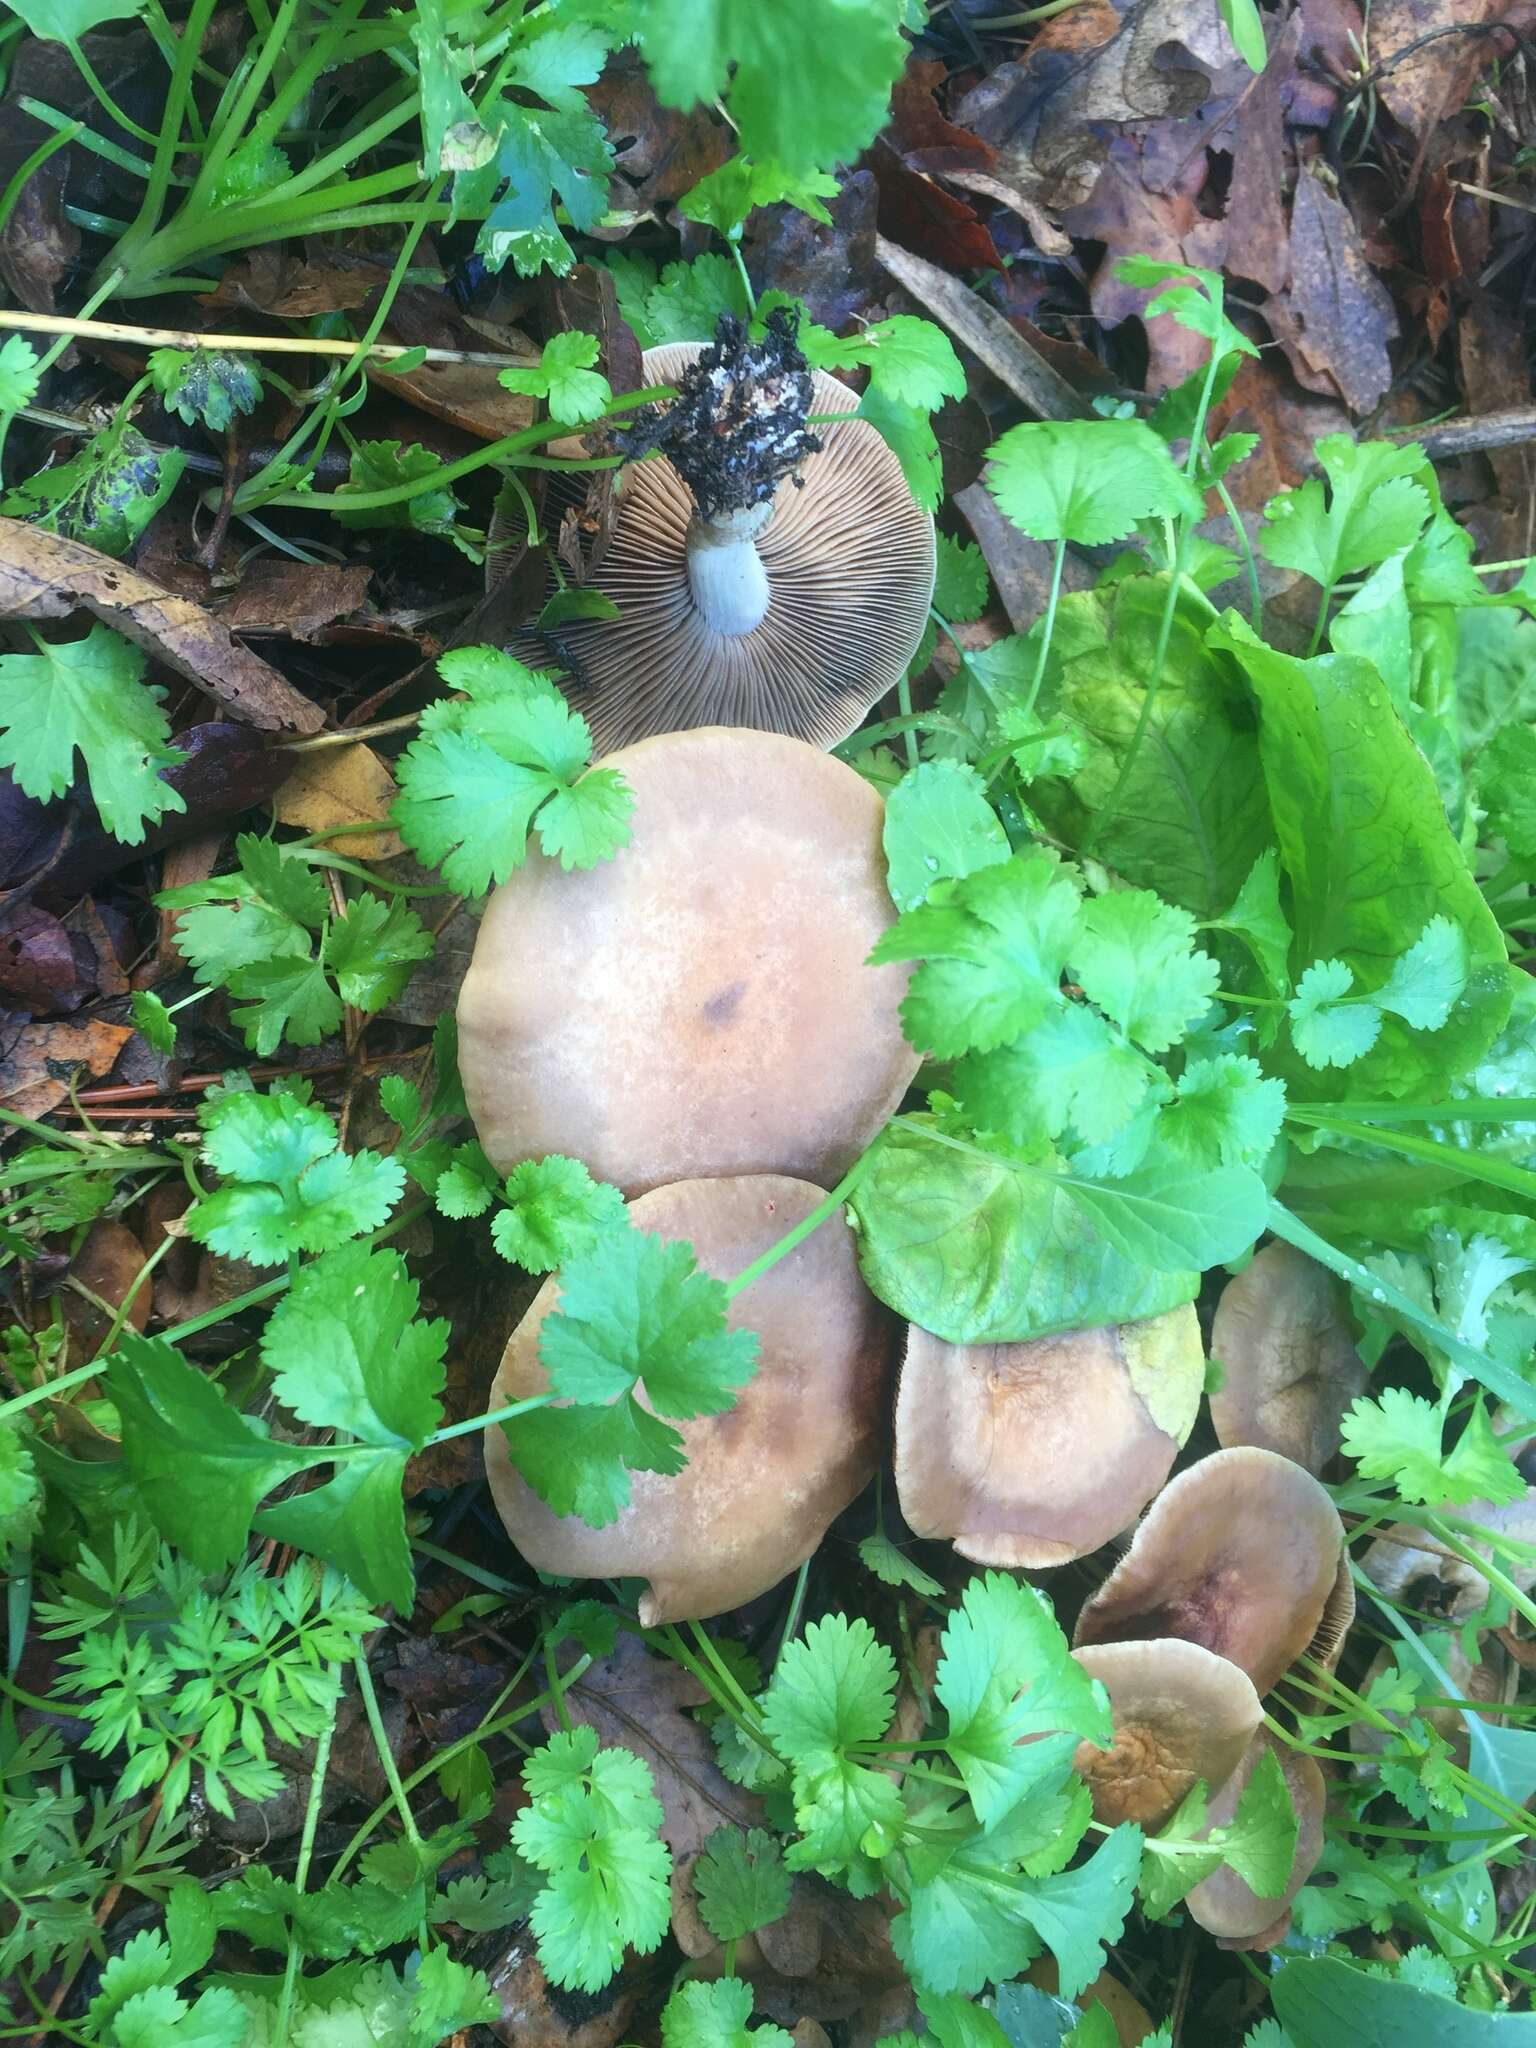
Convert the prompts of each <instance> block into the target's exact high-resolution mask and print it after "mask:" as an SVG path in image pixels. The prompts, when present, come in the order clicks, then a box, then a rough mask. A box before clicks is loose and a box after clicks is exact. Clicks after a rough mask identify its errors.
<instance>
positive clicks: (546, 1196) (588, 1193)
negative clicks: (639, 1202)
mask: <svg viewBox="0 0 1536 2048" xmlns="http://www.w3.org/2000/svg"><path fill="white" fill-rule="evenodd" d="M504 1193H505V1196H506V1201H507V1207H506V1208H505V1209H501V1210H498V1211H497V1213H496V1215H495V1217H494V1218H493V1219H492V1222H491V1236H492V1238H493V1240H494V1241H495V1245H496V1249H497V1251H499V1252H500V1253H501V1255H502V1257H503V1258H504V1259H510V1260H512V1262H513V1264H514V1265H518V1266H522V1267H524V1268H525V1269H526V1270H527V1271H528V1272H530V1273H551V1272H553V1271H554V1269H555V1267H556V1266H561V1265H564V1264H565V1263H566V1262H567V1261H568V1260H571V1259H575V1258H577V1257H579V1256H580V1255H581V1254H582V1253H584V1252H588V1251H590V1250H591V1249H592V1247H593V1245H594V1243H595V1242H596V1240H597V1239H598V1238H599V1237H601V1236H602V1235H603V1234H604V1233H605V1232H607V1231H611V1230H615V1229H621V1228H622V1227H623V1226H624V1223H625V1220H626V1212H625V1208H624V1197H623V1196H622V1195H621V1194H620V1193H619V1191H618V1189H617V1188H615V1187H610V1186H609V1185H608V1183H607V1182H606V1181H595V1180H594V1179H593V1178H592V1176H591V1174H590V1173H588V1171H587V1169H586V1168H585V1166H583V1165H582V1163H581V1161H580V1160H579V1159H567V1158H565V1157H563V1156H562V1155H561V1154H560V1153H558V1152H556V1153H551V1154H550V1156H549V1157H548V1158H547V1159H525V1160H523V1161H522V1162H521V1164H520V1165H518V1166H514V1167H513V1169H512V1171H511V1173H510V1174H508V1176H507V1180H506V1185H505V1189H504Z"/></svg>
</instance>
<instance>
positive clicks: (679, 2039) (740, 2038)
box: [661, 1977, 794, 2048]
mask: <svg viewBox="0 0 1536 2048" xmlns="http://www.w3.org/2000/svg"><path fill="white" fill-rule="evenodd" d="M751 2017H752V1987H751V1985H750V1984H745V1983H743V1982H742V1980H741V1978H739V1977H718V1978H716V1979H715V1981H714V1982H713V1983H709V1984H706V1983H692V1984H682V1985H679V1987H678V1989H677V1990H676V1991H674V1992H673V1994H672V1996H671V1997H670V1998H669V1999H668V2000H667V2002H666V2005H665V2006H664V2007H663V2008H662V2014H661V2048H759V2044H760V2048H794V2036H793V2035H791V2034H786V2033H785V2031H784V2029H783V2028H782V2027H778V2026H774V2025H773V2024H772V2023H770V2024H769V2025H767V2026H763V2027H753V2028H750V2029H749V2028H748V2026H747V2021H748V2020H749V2019H751Z"/></svg>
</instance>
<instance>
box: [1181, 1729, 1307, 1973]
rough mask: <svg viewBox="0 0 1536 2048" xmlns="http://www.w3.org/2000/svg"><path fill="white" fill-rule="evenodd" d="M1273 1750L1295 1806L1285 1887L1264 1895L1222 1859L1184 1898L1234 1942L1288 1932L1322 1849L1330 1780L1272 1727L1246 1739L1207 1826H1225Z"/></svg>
mask: <svg viewBox="0 0 1536 2048" xmlns="http://www.w3.org/2000/svg"><path fill="white" fill-rule="evenodd" d="M1266 1754H1270V1755H1273V1756H1274V1757H1275V1759H1276V1761H1277V1762H1278V1763H1279V1765H1280V1771H1281V1775H1282V1776H1283V1777H1284V1779H1285V1787H1286V1790H1287V1791H1288V1792H1289V1793H1290V1795H1291V1804H1292V1806H1293V1807H1294V1808H1295V1809H1296V1823H1297V1826H1296V1853H1295V1855H1294V1856H1293V1857H1292V1859H1291V1874H1290V1876H1289V1878H1288V1879H1287V1880H1286V1884H1285V1889H1284V1891H1282V1892H1280V1893H1279V1894H1278V1895H1277V1896H1276V1897H1274V1898H1261V1897H1260V1896H1259V1894H1258V1893H1257V1892H1255V1891H1254V1890H1253V1889H1252V1887H1251V1886H1250V1885H1248V1884H1247V1883H1246V1882H1245V1881H1244V1880H1243V1879H1242V1878H1241V1877H1239V1876H1238V1874H1237V1872H1236V1871H1235V1870H1234V1869H1233V1868H1232V1867H1231V1865H1230V1864H1227V1863H1224V1864H1222V1866H1221V1868H1220V1869H1219V1870H1213V1871H1212V1872H1211V1874H1210V1876H1209V1877H1207V1878H1202V1880H1201V1881H1200V1883H1199V1884H1197V1885H1196V1886H1195V1888H1194V1889H1193V1891H1191V1892H1190V1894H1189V1896H1188V1897H1187V1898H1186V1900H1185V1902H1184V1903H1185V1904H1186V1905H1187V1906H1188V1908H1189V1910H1190V1912H1191V1914H1192V1915H1193V1916H1194V1918H1195V1919H1196V1920H1197V1921H1198V1922H1199V1923H1200V1925H1201V1926H1202V1927H1203V1928H1204V1929H1205V1930H1206V1932H1207V1933H1208V1934H1216V1935H1220V1936H1222V1937H1223V1939H1224V1940H1226V1941H1227V1942H1229V1943H1231V1944H1233V1945H1234V1946H1239V1945H1240V1946H1243V1947H1247V1946H1248V1945H1249V1944H1250V1943H1251V1944H1252V1945H1253V1946H1255V1947H1268V1946H1269V1945H1270V1944H1271V1943H1272V1942H1274V1941H1279V1940H1280V1939H1282V1938H1283V1936H1284V1935H1285V1933H1286V1931H1287V1929H1288V1927H1289V1924H1290V1909H1291V1901H1292V1899H1294V1898H1295V1896H1296V1894H1297V1893H1298V1892H1299V1891H1300V1890H1301V1888H1302V1886H1303V1885H1304V1884H1305V1883H1306V1881H1307V1879H1308V1878H1309V1877H1310V1876H1311V1875H1312V1873H1313V1871H1314V1870H1315V1869H1316V1868H1317V1859H1318V1858H1319V1856H1321V1855H1322V1853H1323V1810H1324V1808H1325V1807H1326V1805H1327V1803H1328V1786H1327V1783H1326V1781H1325V1780H1324V1777H1323V1774H1322V1772H1321V1770H1319V1768H1318V1764H1317V1759H1316V1758H1315V1757H1310V1756H1300V1755H1298V1754H1297V1752H1296V1751H1295V1750H1293V1749H1288V1748H1287V1747H1286V1745H1285V1744H1284V1743H1283V1742H1277V1741H1276V1740H1275V1738H1274V1736H1272V1735H1271V1734H1270V1733H1269V1731H1268V1729H1266V1728H1261V1729H1260V1730H1259V1732H1258V1733H1257V1734H1256V1735H1255V1736H1254V1738H1253V1741H1252V1742H1251V1743H1250V1744H1249V1745H1248V1748H1247V1751H1246V1753H1245V1754H1244V1756H1243V1759H1242V1761H1241V1763H1240V1764H1239V1765H1238V1767H1237V1769H1236V1770H1235V1771H1234V1772H1233V1773H1232V1775H1231V1777H1230V1778H1228V1780H1227V1781H1226V1783H1225V1784H1224V1785H1221V1786H1218V1787H1217V1789H1216V1790H1215V1791H1214V1792H1213V1793H1212V1794H1211V1798H1210V1803H1209V1805H1208V1806H1207V1807H1206V1831H1207V1832H1209V1831H1210V1829H1211V1828H1216V1827H1224V1826H1225V1825H1226V1823H1227V1822H1228V1821H1229V1820H1231V1818H1232V1816H1233V1814H1234V1813H1236V1811H1237V1802H1238V1801H1239V1800H1240V1799H1241V1798H1242V1796H1243V1794H1244V1792H1246V1791H1247V1789H1248V1781H1249V1779H1250V1778H1251V1777H1252V1776H1253V1774H1254V1772H1255V1771H1256V1770H1257V1769H1258V1766H1259V1759H1260V1758H1261V1757H1262V1756H1264V1755H1266Z"/></svg>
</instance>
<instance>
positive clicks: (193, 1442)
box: [103, 1331, 331, 1572]
mask: <svg viewBox="0 0 1536 2048" xmlns="http://www.w3.org/2000/svg"><path fill="white" fill-rule="evenodd" d="M103 1378H104V1379H105V1382H106V1387H107V1392H108V1394H109V1395H110V1397H111V1399H112V1402H113V1405H114V1406H115V1407H116V1409H117V1412H118V1416H119V1418H120V1421H121V1425H122V1439H123V1462H124V1463H125V1464H126V1466H127V1468H128V1473H129V1476H130V1478H131V1479H132V1480H133V1483H134V1488H135V1491H136V1492H137V1494H138V1497H139V1499H140V1501H141V1502H142V1503H143V1507H144V1511H145V1513H146V1514H147V1515H148V1516H149V1519H150V1520H151V1522H153V1524H154V1526H155V1527H156V1529H158V1530H159V1532H160V1534H161V1535H162V1536H163V1537H164V1538H165V1539H166V1541H167V1542H168V1543H173V1544H175V1546H176V1547H177V1549H178V1550H181V1551H184V1552H185V1554H186V1555H187V1556H188V1557H189V1558H190V1559H191V1560H192V1562H193V1563H194V1564H195V1565H196V1566H197V1567H198V1569H199V1570H200V1571H204V1572H217V1571H224V1570H226V1569H227V1568H228V1566H230V1565H231V1564H233V1563H234V1561H235V1559H236V1558H237V1557H239V1555H240V1554H241V1552H242V1551H243V1550H244V1548H245V1539H246V1536H247V1535H248V1534H249V1531H250V1526H251V1517H252V1516H253V1515H254V1513H255V1512H256V1506H257V1503H258V1502H259V1501H260V1500H262V1499H264V1498H265V1496H266V1495H267V1494H269V1493H270V1492H271V1491H272V1489H273V1488H274V1487H275V1486H280V1485H281V1484H282V1482H283V1481H284V1480H285V1479H289V1478H291V1477H292V1476H293V1475H294V1473H296V1472H301V1471H303V1470H304V1469H305V1468H306V1467H307V1466H310V1465H316V1464H323V1463H325V1462H326V1461H327V1460H328V1459H329V1458H330V1455H331V1453H330V1452H329V1451H328V1450H325V1449H323V1448H322V1449H319V1450H300V1449H298V1448H297V1447H295V1446H294V1445H292V1444H282V1443H274V1442H273V1441H272V1440H271V1439H270V1438H269V1437H267V1436H266V1435H265V1434H264V1432H263V1431H262V1430H261V1429H260V1427H259V1426H258V1425H257V1424H256V1423H255V1422H254V1421H253V1420H252V1419H251V1418H250V1417H249V1416H247V1415H242V1414H241V1413H240V1411H239V1410H238V1409H237V1408H233V1407H231V1406H230V1404H229V1402H228V1401H226V1400H225V1399H224V1397H223V1395H222V1394H220V1393H219V1391H218V1389H217V1388H216V1387H215V1386H214V1384H213V1382H212V1381H211V1380H209V1379H207V1378H206V1377H205V1376H204V1375H203V1374H202V1373H200V1372H198V1371H197V1370H196V1369H195V1368H194V1367H193V1366H190V1365H188V1363H187V1361H186V1360H185V1359H184V1358H183V1357H182V1356H181V1354H180V1353H179V1352H178V1351H177V1350H175V1348H174V1347H173V1346H172V1345H170V1344H168V1343H166V1341H165V1339H164V1338H163V1337H139V1336H135V1335H134V1334H133V1333H132V1332H131V1331H125V1332H124V1334H123V1337H122V1340H121V1342H120V1343H119V1345H118V1348H117V1350H116V1351H114V1352H113V1354H112V1356H111V1357H110V1358H109V1359H108V1361H107V1364H106V1368H105V1371H104V1374H103Z"/></svg>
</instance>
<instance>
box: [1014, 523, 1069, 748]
mask: <svg viewBox="0 0 1536 2048" xmlns="http://www.w3.org/2000/svg"><path fill="white" fill-rule="evenodd" d="M1066 559H1067V543H1066V540H1065V538H1062V539H1061V540H1058V541H1057V543H1056V553H1055V555H1054V556H1053V557H1052V560H1051V587H1050V591H1049V593H1048V594H1047V596H1046V600H1045V614H1044V617H1043V619H1042V621H1041V626H1040V653H1039V655H1038V657H1037V658H1036V661H1035V673H1034V678H1033V680H1032V681H1031V683H1030V686H1029V695H1028V696H1027V697H1026V698H1025V699H1024V703H1023V706H1022V708H1021V715H1022V716H1023V717H1025V718H1027V717H1029V715H1030V713H1031V712H1032V711H1033V710H1034V708H1035V700H1036V698H1037V697H1038V696H1039V695H1040V685H1041V684H1042V683H1043V682H1044V681H1045V664H1046V661H1047V659H1048V657H1049V655H1050V651H1051V640H1052V638H1053V636H1054V634H1055V631H1056V607H1057V604H1058V603H1059V602H1060V599H1061V572H1062V569H1063V567H1064V566H1065V563H1066Z"/></svg>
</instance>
